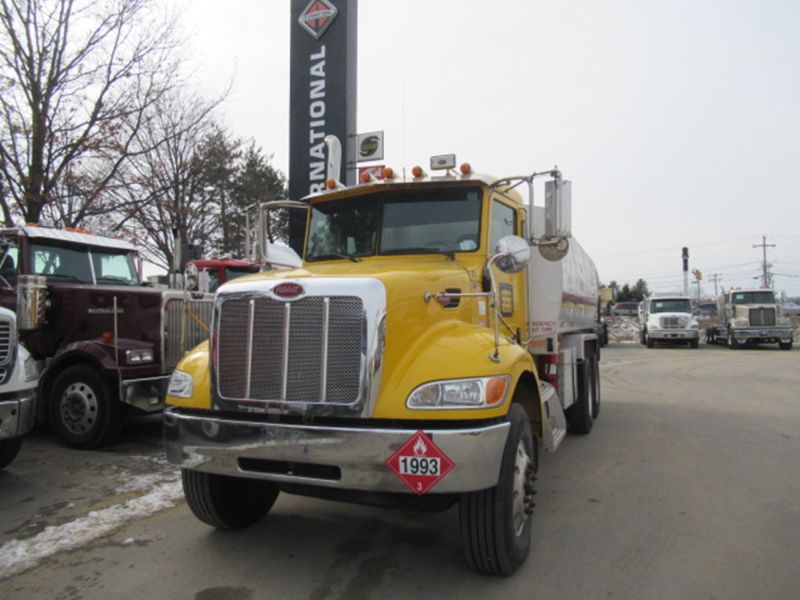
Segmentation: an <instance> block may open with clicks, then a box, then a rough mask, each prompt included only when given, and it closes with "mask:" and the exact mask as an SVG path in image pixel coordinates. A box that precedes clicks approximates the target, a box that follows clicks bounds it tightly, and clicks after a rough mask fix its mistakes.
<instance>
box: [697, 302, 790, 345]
mask: <svg viewBox="0 0 800 600" xmlns="http://www.w3.org/2000/svg"><path fill="white" fill-rule="evenodd" d="M719 320H720V322H719V324H718V325H715V326H713V327H709V328H708V329H706V341H707V342H708V343H710V344H720V343H724V344H727V345H728V347H729V348H730V349H732V350H735V349H737V348H740V347H741V346H744V345H746V344H770V343H771V344H778V346H779V347H780V349H781V350H791V349H792V343H793V341H794V331H793V329H792V323H791V320H790V319H789V317H787V316H786V315H784V314H783V312H782V311H781V308H780V306H779V305H778V303H777V301H776V300H775V292H774V291H773V290H770V289H764V288H755V289H731V290H728V291H726V292H724V293H723V294H722V296H720V298H719Z"/></svg>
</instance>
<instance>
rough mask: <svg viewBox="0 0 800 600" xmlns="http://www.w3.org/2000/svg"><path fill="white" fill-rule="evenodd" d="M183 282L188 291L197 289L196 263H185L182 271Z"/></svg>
mask: <svg viewBox="0 0 800 600" xmlns="http://www.w3.org/2000/svg"><path fill="white" fill-rule="evenodd" d="M183 282H184V286H185V287H186V289H187V290H189V291H190V292H191V291H193V290H196V289H198V282H197V265H196V264H194V263H188V264H187V265H186V269H185V270H184V271H183Z"/></svg>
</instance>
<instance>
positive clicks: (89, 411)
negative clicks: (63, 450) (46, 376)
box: [48, 365, 122, 450]
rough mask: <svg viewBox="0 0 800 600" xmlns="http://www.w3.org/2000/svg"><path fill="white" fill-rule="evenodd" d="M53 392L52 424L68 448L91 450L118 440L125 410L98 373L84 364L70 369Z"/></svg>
mask: <svg viewBox="0 0 800 600" xmlns="http://www.w3.org/2000/svg"><path fill="white" fill-rule="evenodd" d="M52 389H53V393H52V395H51V396H50V402H49V403H48V412H49V417H50V424H51V425H52V427H53V430H54V431H55V432H56V435H57V436H58V437H59V439H60V440H61V441H62V442H63V443H64V444H65V445H67V446H70V447H72V448H80V449H82V450H88V449H91V448H97V447H98V446H104V445H106V444H110V443H112V442H114V440H116V438H117V434H118V433H119V430H120V427H121V425H122V410H121V409H122V407H121V406H120V403H119V401H118V400H117V399H116V398H114V397H113V396H112V394H111V390H110V389H109V386H108V384H107V383H106V382H105V380H104V379H103V378H102V377H101V376H100V375H99V373H97V371H95V370H94V369H92V368H91V367H87V366H84V365H77V366H74V367H69V368H67V369H65V370H64V371H63V372H62V373H61V374H60V375H59V376H58V377H57V378H56V380H55V383H54V384H53V388H52Z"/></svg>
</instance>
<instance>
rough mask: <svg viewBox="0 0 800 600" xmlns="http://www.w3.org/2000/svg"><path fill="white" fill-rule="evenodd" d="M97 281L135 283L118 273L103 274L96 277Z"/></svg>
mask: <svg viewBox="0 0 800 600" xmlns="http://www.w3.org/2000/svg"><path fill="white" fill-rule="evenodd" d="M97 281H98V282H99V281H111V282H112V283H121V284H123V285H136V284H135V283H134V282H132V281H131V280H130V279H126V278H125V277H119V276H118V275H103V276H102V277H98V278H97Z"/></svg>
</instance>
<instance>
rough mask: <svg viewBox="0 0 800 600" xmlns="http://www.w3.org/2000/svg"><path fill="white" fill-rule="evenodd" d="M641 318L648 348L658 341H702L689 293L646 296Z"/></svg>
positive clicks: (644, 342)
mask: <svg viewBox="0 0 800 600" xmlns="http://www.w3.org/2000/svg"><path fill="white" fill-rule="evenodd" d="M640 318H641V330H640V337H641V342H642V344H644V345H646V346H647V347H648V348H652V347H654V346H655V343H656V342H679V343H684V344H688V345H689V346H691V347H692V348H697V346H698V345H699V344H700V326H699V324H698V323H697V319H695V318H694V316H693V315H692V303H691V301H690V300H689V298H688V296H656V297H651V298H645V300H644V303H643V305H642V313H641V317H640Z"/></svg>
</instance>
